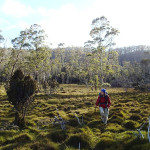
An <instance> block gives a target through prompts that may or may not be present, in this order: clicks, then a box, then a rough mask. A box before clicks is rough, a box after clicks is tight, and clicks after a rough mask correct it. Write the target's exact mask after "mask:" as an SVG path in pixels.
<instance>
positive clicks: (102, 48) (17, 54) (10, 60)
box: [0, 17, 150, 89]
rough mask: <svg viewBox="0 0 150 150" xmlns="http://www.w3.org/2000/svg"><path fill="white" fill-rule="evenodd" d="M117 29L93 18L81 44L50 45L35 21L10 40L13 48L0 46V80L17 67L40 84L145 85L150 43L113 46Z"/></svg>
mask: <svg viewBox="0 0 150 150" xmlns="http://www.w3.org/2000/svg"><path fill="white" fill-rule="evenodd" d="M104 27H105V28H104ZM101 32H102V33H103V34H101ZM118 33H119V31H118V30H117V29H115V28H112V27H111V26H110V24H109V22H108V20H107V19H106V18H105V17H101V18H96V19H94V20H93V22H92V30H91V32H90V35H91V37H92V40H91V41H87V42H86V43H85V47H84V48H83V47H65V45H64V43H60V44H58V47H57V48H55V49H52V48H50V47H49V46H47V44H45V43H46V42H45V41H46V37H47V35H46V33H45V32H44V30H43V29H42V28H41V26H40V25H37V24H34V25H32V26H31V27H30V28H29V29H25V30H24V31H21V32H20V35H19V36H18V37H16V38H14V39H13V40H12V44H13V48H0V81H1V82H4V81H8V80H9V79H10V77H11V76H12V75H13V73H14V71H15V70H16V69H21V70H22V71H23V72H24V73H25V74H26V75H28V74H30V75H32V76H33V77H34V79H35V80H37V81H38V82H39V83H41V84H45V83H46V82H48V81H50V80H51V81H52V80H55V81H57V82H59V83H63V84H70V83H79V84H86V85H87V86H91V87H92V88H93V89H94V88H95V89H97V87H98V86H114V87H120V86H123V87H132V86H136V87H142V86H143V85H147V83H150V57H149V55H150V54H149V52H150V50H149V47H146V46H136V47H127V48H119V49H115V50H113V49H111V46H112V45H113V44H114V43H113V42H112V41H113V38H114V37H115V36H116V35H117V34H118ZM100 35H102V36H101V37H100ZM0 37H1V38H3V37H2V35H1V36H0ZM3 40H4V39H2V40H1V42H2V41H3ZM141 47H142V48H141ZM131 49H132V50H131ZM140 53H142V54H143V55H139V54H140ZM136 54H137V55H136ZM139 57H140V58H139Z"/></svg>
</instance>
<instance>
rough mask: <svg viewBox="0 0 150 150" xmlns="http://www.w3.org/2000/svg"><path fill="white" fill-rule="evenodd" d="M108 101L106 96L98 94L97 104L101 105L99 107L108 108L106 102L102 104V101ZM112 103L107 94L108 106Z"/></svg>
mask: <svg viewBox="0 0 150 150" xmlns="http://www.w3.org/2000/svg"><path fill="white" fill-rule="evenodd" d="M105 102H106V98H105V97H103V96H100V95H99V96H98V99H97V101H96V106H98V105H99V107H103V108H106V104H101V103H105ZM110 105H111V101H110V97H109V96H107V107H108V108H109V107H110Z"/></svg>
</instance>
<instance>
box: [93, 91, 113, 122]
mask: <svg viewBox="0 0 150 150" xmlns="http://www.w3.org/2000/svg"><path fill="white" fill-rule="evenodd" d="M98 105H99V110H100V115H101V119H102V122H103V123H104V124H105V125H106V124H107V120H108V115H109V107H110V105H111V101H110V97H109V96H108V94H107V91H106V89H101V92H100V93H99V96H98V99H97V101H96V106H98Z"/></svg>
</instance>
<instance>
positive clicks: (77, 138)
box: [66, 135, 90, 149]
mask: <svg viewBox="0 0 150 150" xmlns="http://www.w3.org/2000/svg"><path fill="white" fill-rule="evenodd" d="M89 142H90V141H89V139H88V138H87V137H86V136H85V135H73V136H71V137H70V138H69V139H68V141H67V142H66V145H68V146H70V147H74V148H79V143H80V147H81V149H90V144H89Z"/></svg>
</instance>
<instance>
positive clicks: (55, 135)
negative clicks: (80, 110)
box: [47, 130, 68, 142]
mask: <svg viewBox="0 0 150 150" xmlns="http://www.w3.org/2000/svg"><path fill="white" fill-rule="evenodd" d="M47 137H49V138H50V139H51V140H52V141H53V142H63V141H65V140H66V139H67V137H68V135H67V133H66V132H65V131H62V130H61V131H53V132H52V133H51V134H48V136H47Z"/></svg>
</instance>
